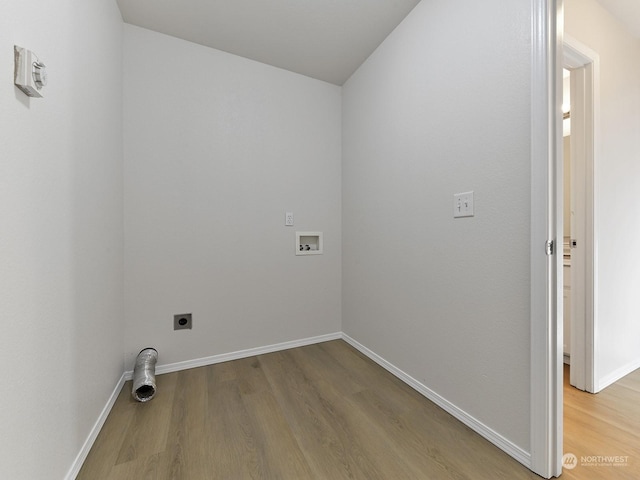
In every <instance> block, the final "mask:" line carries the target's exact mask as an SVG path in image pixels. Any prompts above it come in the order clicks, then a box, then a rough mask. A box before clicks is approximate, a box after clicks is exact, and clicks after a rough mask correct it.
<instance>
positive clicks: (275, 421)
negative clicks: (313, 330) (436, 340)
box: [78, 340, 540, 480]
mask: <svg viewBox="0 0 640 480" xmlns="http://www.w3.org/2000/svg"><path fill="white" fill-rule="evenodd" d="M157 387H158V388H157V395H156V397H155V398H154V399H153V400H151V401H150V402H148V403H137V402H135V401H134V400H133V399H132V398H131V394H130V390H131V384H130V382H128V383H127V384H126V385H125V387H124V389H123V391H122V392H121V394H120V396H119V397H118V399H117V401H116V404H115V406H114V408H113V409H112V411H111V414H110V415H109V418H108V419H107V421H106V423H105V425H104V427H103V429H102V431H101V432H100V434H99V436H98V438H97V439H96V442H95V443H94V446H93V448H92V450H91V452H90V453H89V456H88V458H87V459H86V461H85V463H84V465H83V468H82V470H81V471H80V474H79V476H78V479H80V480H101V479H123V480H124V479H126V480H130V479H136V480H137V479H175V480H177V479H185V480H186V479H188V480H200V479H203V480H204V479H207V480H209V479H229V480H236V479H238V480H244V479H278V480H286V479H294V480H302V479H328V480H338V479H347V478H348V479H366V480H376V479H381V480H395V479H438V480H444V479H473V480H482V479H490V480H498V479H504V480H518V479H539V478H540V477H538V476H536V475H535V474H533V473H532V472H530V471H529V470H527V469H526V468H525V467H523V466H522V465H520V464H519V463H518V462H516V461H515V460H513V459H512V458H511V457H509V456H508V455H507V454H505V453H504V452H502V451H501V450H499V449H498V448H497V447H495V446H494V445H492V444H491V443H490V442H488V441H486V440H484V439H483V438H482V437H480V436H479V435H478V434H476V433H475V432H473V431H472V430H471V429H469V428H467V427H466V426H464V425H463V424H462V423H460V422H459V421H457V420H456V419H454V418H453V417H452V416H450V415H449V414H447V413H446V412H444V411H443V410H442V409H440V408H439V407H437V406H436V405H435V404H433V403H432V402H430V401H429V400H427V399H426V398H424V397H423V396H422V395H420V394H419V393H417V392H416V391H414V390H413V389H411V388H410V387H408V386H407V385H405V384H404V383H402V382H401V381H400V380H398V379H397V378H395V377H394V376H393V375H391V374H390V373H388V372H387V371H385V370H384V369H382V368H381V367H379V366H378V365H376V364H375V363H373V362H372V361H371V360H369V359H368V358H366V357H365V356H364V355H362V354H361V353H360V352H358V351H357V350H355V349H353V348H352V347H351V346H349V345H348V344H347V343H345V342H343V341H342V340H337V341H332V342H326V343H321V344H317V345H310V346H306V347H301V348H295V349H291V350H286V351H282V352H277V353H270V354H266V355H259V356H257V357H251V358H246V359H243V360H236V361H231V362H226V363H219V364H216V365H211V366H207V367H201V368H195V369H191V370H184V371H181V372H176V373H169V374H165V375H160V376H158V377H157Z"/></svg>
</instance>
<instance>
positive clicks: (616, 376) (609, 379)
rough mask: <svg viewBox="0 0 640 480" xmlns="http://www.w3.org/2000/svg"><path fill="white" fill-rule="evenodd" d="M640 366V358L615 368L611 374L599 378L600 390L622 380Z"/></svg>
mask: <svg viewBox="0 0 640 480" xmlns="http://www.w3.org/2000/svg"><path fill="white" fill-rule="evenodd" d="M638 368H640V358H637V359H635V360H634V361H633V362H630V363H627V364H626V365H624V366H623V367H620V368H617V369H615V370H614V371H613V372H611V373H610V374H609V375H606V376H605V377H602V378H601V379H600V380H599V382H598V387H599V390H598V391H601V390H604V389H605V388H607V387H608V386H609V385H613V384H614V383H616V382H617V381H618V380H620V379H621V378H623V377H626V376H627V375H629V374H630V373H631V372H633V371H635V370H637V369H638Z"/></svg>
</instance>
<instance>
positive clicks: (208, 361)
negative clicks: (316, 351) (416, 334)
mask: <svg viewBox="0 0 640 480" xmlns="http://www.w3.org/2000/svg"><path fill="white" fill-rule="evenodd" d="M340 338H342V333H341V332H336V333H329V334H326V335H318V336H315V337H308V338H303V339H300V340H292V341H290V342H282V343H276V344H274V345H267V346H264V347H256V348H248V349H246V350H238V351H236V352H229V353H221V354H219V355H212V356H210V357H203V358H195V359H193V360H185V361H184V362H175V363H168V364H165V365H159V366H157V367H156V374H157V375H162V374H163V373H171V372H179V371H181V370H188V369H190V368H197V367H204V366H207V365H214V364H216V363H222V362H228V361H230V360H238V359H241V358H247V357H253V356H256V355H263V354H265V353H272V352H279V351H281V350H288V349H290V348H297V347H304V346H306V345H313V344H315V343H322V342H328V341H330V340H338V339H340ZM161 358H162V357H161ZM132 377H133V371H132V370H129V371H127V372H125V373H124V378H125V380H131V378H132Z"/></svg>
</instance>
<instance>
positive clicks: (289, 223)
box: [284, 212, 293, 227]
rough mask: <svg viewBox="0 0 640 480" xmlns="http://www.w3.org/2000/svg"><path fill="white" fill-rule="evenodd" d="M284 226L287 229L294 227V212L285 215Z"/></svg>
mask: <svg viewBox="0 0 640 480" xmlns="http://www.w3.org/2000/svg"><path fill="white" fill-rule="evenodd" d="M284 224H285V226H287V227H292V226H293V212H287V213H285V214H284Z"/></svg>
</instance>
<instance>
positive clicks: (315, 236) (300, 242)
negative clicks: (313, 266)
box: [296, 232, 322, 255]
mask: <svg viewBox="0 0 640 480" xmlns="http://www.w3.org/2000/svg"><path fill="white" fill-rule="evenodd" d="M296 255H322V232H296Z"/></svg>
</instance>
